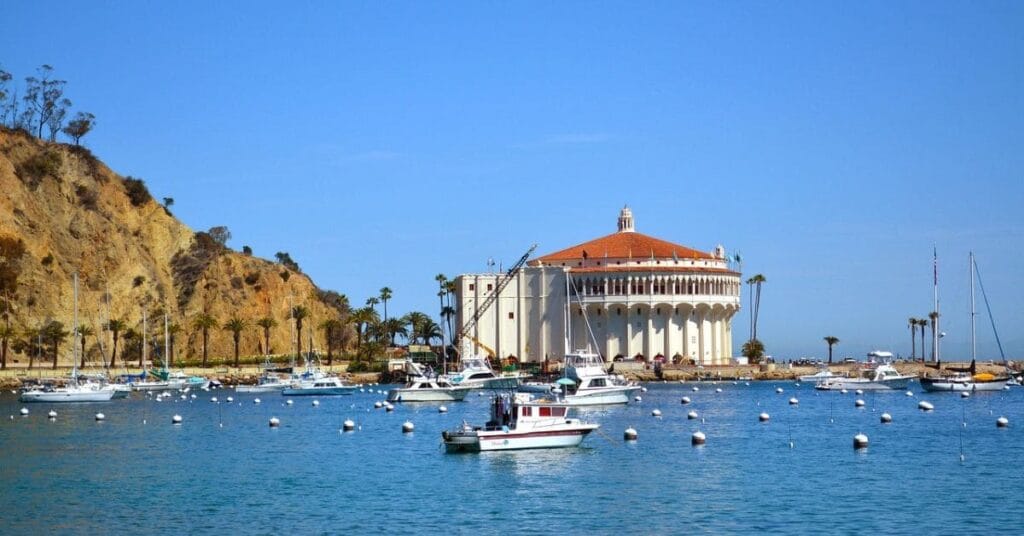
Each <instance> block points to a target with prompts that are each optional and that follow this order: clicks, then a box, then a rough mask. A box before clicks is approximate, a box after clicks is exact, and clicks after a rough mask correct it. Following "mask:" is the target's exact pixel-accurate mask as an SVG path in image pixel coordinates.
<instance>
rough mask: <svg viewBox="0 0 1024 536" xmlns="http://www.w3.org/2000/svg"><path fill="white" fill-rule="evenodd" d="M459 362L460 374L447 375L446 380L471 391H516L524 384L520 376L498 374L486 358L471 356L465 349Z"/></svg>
mask: <svg viewBox="0 0 1024 536" xmlns="http://www.w3.org/2000/svg"><path fill="white" fill-rule="evenodd" d="M462 355H463V357H462V359H461V360H460V362H459V372H457V373H455V374H447V375H445V379H446V380H448V381H449V382H451V383H452V385H457V386H459V387H469V388H470V389H515V388H516V387H519V384H520V383H522V377H521V376H519V374H512V375H505V374H498V373H497V372H495V371H494V369H492V368H491V364H490V363H489V362H488V361H487V358H486V357H483V356H479V355H472V354H470V353H469V352H468V351H467V350H466V349H465V348H464V349H463V353H462Z"/></svg>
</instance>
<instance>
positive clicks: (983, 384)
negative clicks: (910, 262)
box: [921, 252, 1010, 392]
mask: <svg viewBox="0 0 1024 536" xmlns="http://www.w3.org/2000/svg"><path fill="white" fill-rule="evenodd" d="M969 261H970V272H971V364H970V365H969V366H967V367H946V368H945V371H947V372H946V373H945V374H940V375H939V376H937V377H931V376H925V377H922V378H921V387H922V388H924V390H925V391H928V392H941V391H1002V390H1003V388H1004V387H1006V385H1007V383H1008V382H1009V381H1010V375H1009V374H1004V375H995V374H992V373H989V372H982V373H978V371H977V335H976V330H975V317H976V316H977V314H978V313H977V312H976V311H975V303H974V276H975V274H976V273H977V269H978V266H977V264H976V263H975V261H974V252H971V254H970V256H969ZM979 280H980V278H979ZM936 282H937V280H936ZM982 296H983V297H984V298H985V305H986V307H987V306H988V296H986V295H985V294H984V287H982ZM989 311H990V312H991V309H989ZM992 330H993V331H995V323H994V322H993V324H992ZM998 340H999V334H998V333H996V341H997V342H998ZM999 351H1000V353H1002V351H1003V346H1002V343H1000V344H999ZM935 356H936V365H935V368H937V369H939V370H940V371H942V368H941V367H942V364H941V363H942V361H941V358H940V356H939V353H938V347H936V353H935ZM1003 363H1004V366H1005V363H1006V356H1005V355H1004V356H1003ZM949 372H952V374H949Z"/></svg>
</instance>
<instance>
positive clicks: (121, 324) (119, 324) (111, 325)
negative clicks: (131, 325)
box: [106, 318, 128, 368]
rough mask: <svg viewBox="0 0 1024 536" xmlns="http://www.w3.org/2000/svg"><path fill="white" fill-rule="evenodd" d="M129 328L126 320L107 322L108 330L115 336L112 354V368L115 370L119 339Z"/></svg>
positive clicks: (117, 319)
mask: <svg viewBox="0 0 1024 536" xmlns="http://www.w3.org/2000/svg"><path fill="white" fill-rule="evenodd" d="M126 327H128V326H127V324H125V321H124V320H121V319H119V318H112V319H110V320H109V321H107V326H106V329H107V331H109V332H110V333H112V334H113V335H114V346H113V348H112V349H111V352H110V368H114V364H115V363H116V362H117V339H118V337H119V336H120V334H121V332H122V331H124V329H125V328H126Z"/></svg>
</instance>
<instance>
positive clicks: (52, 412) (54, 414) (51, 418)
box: [46, 409, 57, 421]
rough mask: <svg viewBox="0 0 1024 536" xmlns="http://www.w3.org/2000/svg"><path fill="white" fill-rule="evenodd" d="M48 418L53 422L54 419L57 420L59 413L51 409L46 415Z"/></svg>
mask: <svg viewBox="0 0 1024 536" xmlns="http://www.w3.org/2000/svg"><path fill="white" fill-rule="evenodd" d="M46 416H47V417H49V418H50V420H51V421H52V420H53V419H56V418H57V412H56V411H53V410H52V409H51V410H50V412H49V413H47V414H46Z"/></svg>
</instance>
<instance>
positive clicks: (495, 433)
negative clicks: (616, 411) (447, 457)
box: [441, 393, 600, 452]
mask: <svg viewBox="0 0 1024 536" xmlns="http://www.w3.org/2000/svg"><path fill="white" fill-rule="evenodd" d="M568 412H569V408H567V407H565V406H562V405H551V404H546V403H544V402H541V401H537V400H531V399H530V395H528V394H525V393H516V394H515V395H514V396H510V395H506V394H502V395H497V396H495V397H494V400H493V401H492V402H491V420H489V421H488V422H487V423H486V424H485V425H484V426H471V425H469V424H467V423H465V422H463V424H462V426H461V427H460V428H457V429H455V430H450V431H445V432H442V433H441V438H442V439H443V440H444V445H445V449H446V450H447V451H448V452H481V451H490V450H517V449H544V448H563V447H575V446H578V445H579V444H580V443H582V442H583V440H584V439H585V438H586V437H587V435H589V434H590V433H591V432H593V431H594V430H597V429H598V428H599V427H600V425H599V424H591V423H584V422H582V421H580V420H579V419H570V418H568Z"/></svg>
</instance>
